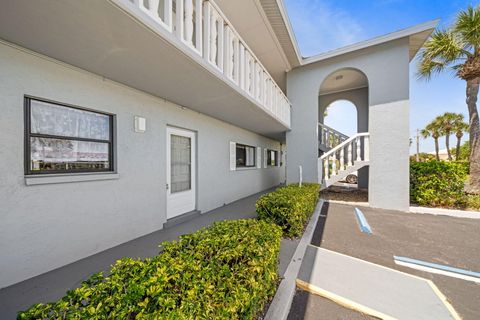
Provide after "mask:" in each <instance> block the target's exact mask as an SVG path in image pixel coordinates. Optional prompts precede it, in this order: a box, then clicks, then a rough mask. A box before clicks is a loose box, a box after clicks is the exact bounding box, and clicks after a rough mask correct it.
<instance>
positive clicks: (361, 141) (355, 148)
mask: <svg viewBox="0 0 480 320" xmlns="http://www.w3.org/2000/svg"><path fill="white" fill-rule="evenodd" d="M369 161H370V133H368V132H363V133H357V134H356V135H354V136H352V137H350V138H348V139H347V140H345V141H343V142H342V143H340V144H339V145H337V146H336V147H334V148H332V149H331V150H329V151H328V152H325V153H324V154H323V155H322V156H321V157H319V158H318V168H319V182H321V183H324V184H327V185H328V181H329V180H333V179H332V178H335V180H337V181H338V180H340V179H342V178H345V177H346V175H348V174H349V173H351V172H350V170H349V169H350V168H354V167H356V166H357V165H358V164H364V165H366V164H368V162H369ZM357 169H358V168H357ZM322 173H323V175H322Z"/></svg>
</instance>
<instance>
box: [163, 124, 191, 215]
mask: <svg viewBox="0 0 480 320" xmlns="http://www.w3.org/2000/svg"><path fill="white" fill-rule="evenodd" d="M195 203H196V192H195V133H194V132H192V131H187V130H182V129H177V128H171V127H168V128H167V219H170V218H174V217H176V216H179V215H181V214H183V213H187V212H190V211H193V210H195Z"/></svg>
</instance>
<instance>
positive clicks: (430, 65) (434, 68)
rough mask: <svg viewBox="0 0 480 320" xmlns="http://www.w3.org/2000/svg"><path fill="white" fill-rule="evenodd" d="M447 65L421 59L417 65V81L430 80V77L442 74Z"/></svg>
mask: <svg viewBox="0 0 480 320" xmlns="http://www.w3.org/2000/svg"><path fill="white" fill-rule="evenodd" d="M447 67H448V65H447V64H446V63H445V62H443V61H435V60H430V59H425V58H423V59H421V60H420V61H419V64H418V72H417V78H418V79H425V80H430V79H431V77H432V75H434V74H439V73H442V72H443V71H444V70H445V69H446V68H447Z"/></svg>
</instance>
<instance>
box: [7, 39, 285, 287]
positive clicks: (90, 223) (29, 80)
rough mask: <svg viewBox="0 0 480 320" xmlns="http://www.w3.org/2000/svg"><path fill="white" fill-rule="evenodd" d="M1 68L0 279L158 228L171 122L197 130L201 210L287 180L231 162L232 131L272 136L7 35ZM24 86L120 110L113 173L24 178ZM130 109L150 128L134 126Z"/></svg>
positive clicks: (271, 144)
mask: <svg viewBox="0 0 480 320" xmlns="http://www.w3.org/2000/svg"><path fill="white" fill-rule="evenodd" d="M0 70H1V72H0V110H1V111H2V113H1V117H0V145H1V146H2V148H0V177H1V179H0V204H1V205H0V221H1V223H0V270H1V272H0V288H1V287H5V286H8V285H11V284H14V283H16V282H19V281H22V280H25V279H27V278H30V277H33V276H35V275H38V274H41V273H44V272H46V271H49V270H52V269H54V268H57V267H60V266H62V265H65V264H68V263H71V262H73V261H76V260H78V259H81V258H84V257H86V256H89V255H92V254H94V253H97V252H100V251H102V250H105V249H107V248H110V247H113V246H115V245H118V244H120V243H123V242H126V241H129V240H131V239H134V238H137V237H139V236H142V235H145V234H148V233H151V232H153V231H155V230H158V229H161V228H162V226H163V223H164V222H165V221H166V191H165V185H166V167H165V166H166V153H165V151H166V129H167V125H172V126H178V127H181V128H186V129H189V130H192V131H195V132H196V133H197V151H198V152H197V193H198V195H197V209H198V210H201V211H202V212H206V211H209V210H211V209H214V208H216V207H219V206H222V205H223V204H224V203H230V202H232V201H235V200H237V199H240V198H243V197H245V196H248V195H250V194H253V193H256V192H259V191H261V190H265V189H267V188H269V187H272V186H275V185H278V184H279V183H282V182H284V179H285V167H284V166H283V167H280V168H278V167H275V168H266V169H263V168H262V169H250V170H242V171H230V170H229V141H236V142H241V143H245V144H249V145H253V146H260V147H265V148H271V149H277V150H280V143H279V142H278V141H274V140H271V139H268V138H266V137H263V136H260V135H257V134H254V133H252V132H249V131H246V130H243V129H240V128H238V127H235V126H233V125H230V124H227V123H225V122H222V121H219V120H216V119H213V118H211V117H207V116H205V115H202V114H199V113H197V112H194V111H191V110H188V109H184V108H181V107H180V106H178V105H175V104H173V103H170V102H168V101H165V100H163V99H160V98H157V97H154V96H151V95H148V94H145V93H142V92H140V91H137V90H133V89H131V88H128V87H126V86H123V85H120V84H117V83H114V82H111V81H108V80H105V79H102V78H101V77H98V76H95V75H92V74H90V73H87V72H83V71H81V70H78V69H76V68H73V67H69V66H66V65H63V64H61V63H58V62H55V61H52V60H50V59H46V58H44V57H39V56H36V55H33V54H31V53H28V52H23V51H21V50H19V49H17V48H12V47H10V46H7V45H4V44H0ZM25 94H27V95H32V96H37V97H41V98H46V99H51V100H55V101H59V102H63V103H69V104H73V105H78V106H82V107H86V108H91V109H95V110H99V111H105V112H110V113H114V114H116V118H117V130H116V134H117V142H116V146H117V168H118V173H119V178H118V179H113V180H103V181H87V182H75V183H61V184H46V185H35V186H27V185H26V184H25V178H24V167H23V159H24V150H23V148H24V110H23V101H24V95H25ZM185 94H188V92H186V93H185ZM135 115H140V116H143V117H146V119H147V131H146V133H144V134H139V133H135V132H134V128H133V122H134V116H135Z"/></svg>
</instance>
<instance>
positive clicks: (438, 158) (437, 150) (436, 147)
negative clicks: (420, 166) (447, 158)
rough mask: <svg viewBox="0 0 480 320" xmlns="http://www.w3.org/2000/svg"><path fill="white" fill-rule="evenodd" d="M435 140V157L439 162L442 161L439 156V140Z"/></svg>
mask: <svg viewBox="0 0 480 320" xmlns="http://www.w3.org/2000/svg"><path fill="white" fill-rule="evenodd" d="M434 140H435V157H436V158H437V161H440V156H439V155H438V152H439V148H438V138H434Z"/></svg>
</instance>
